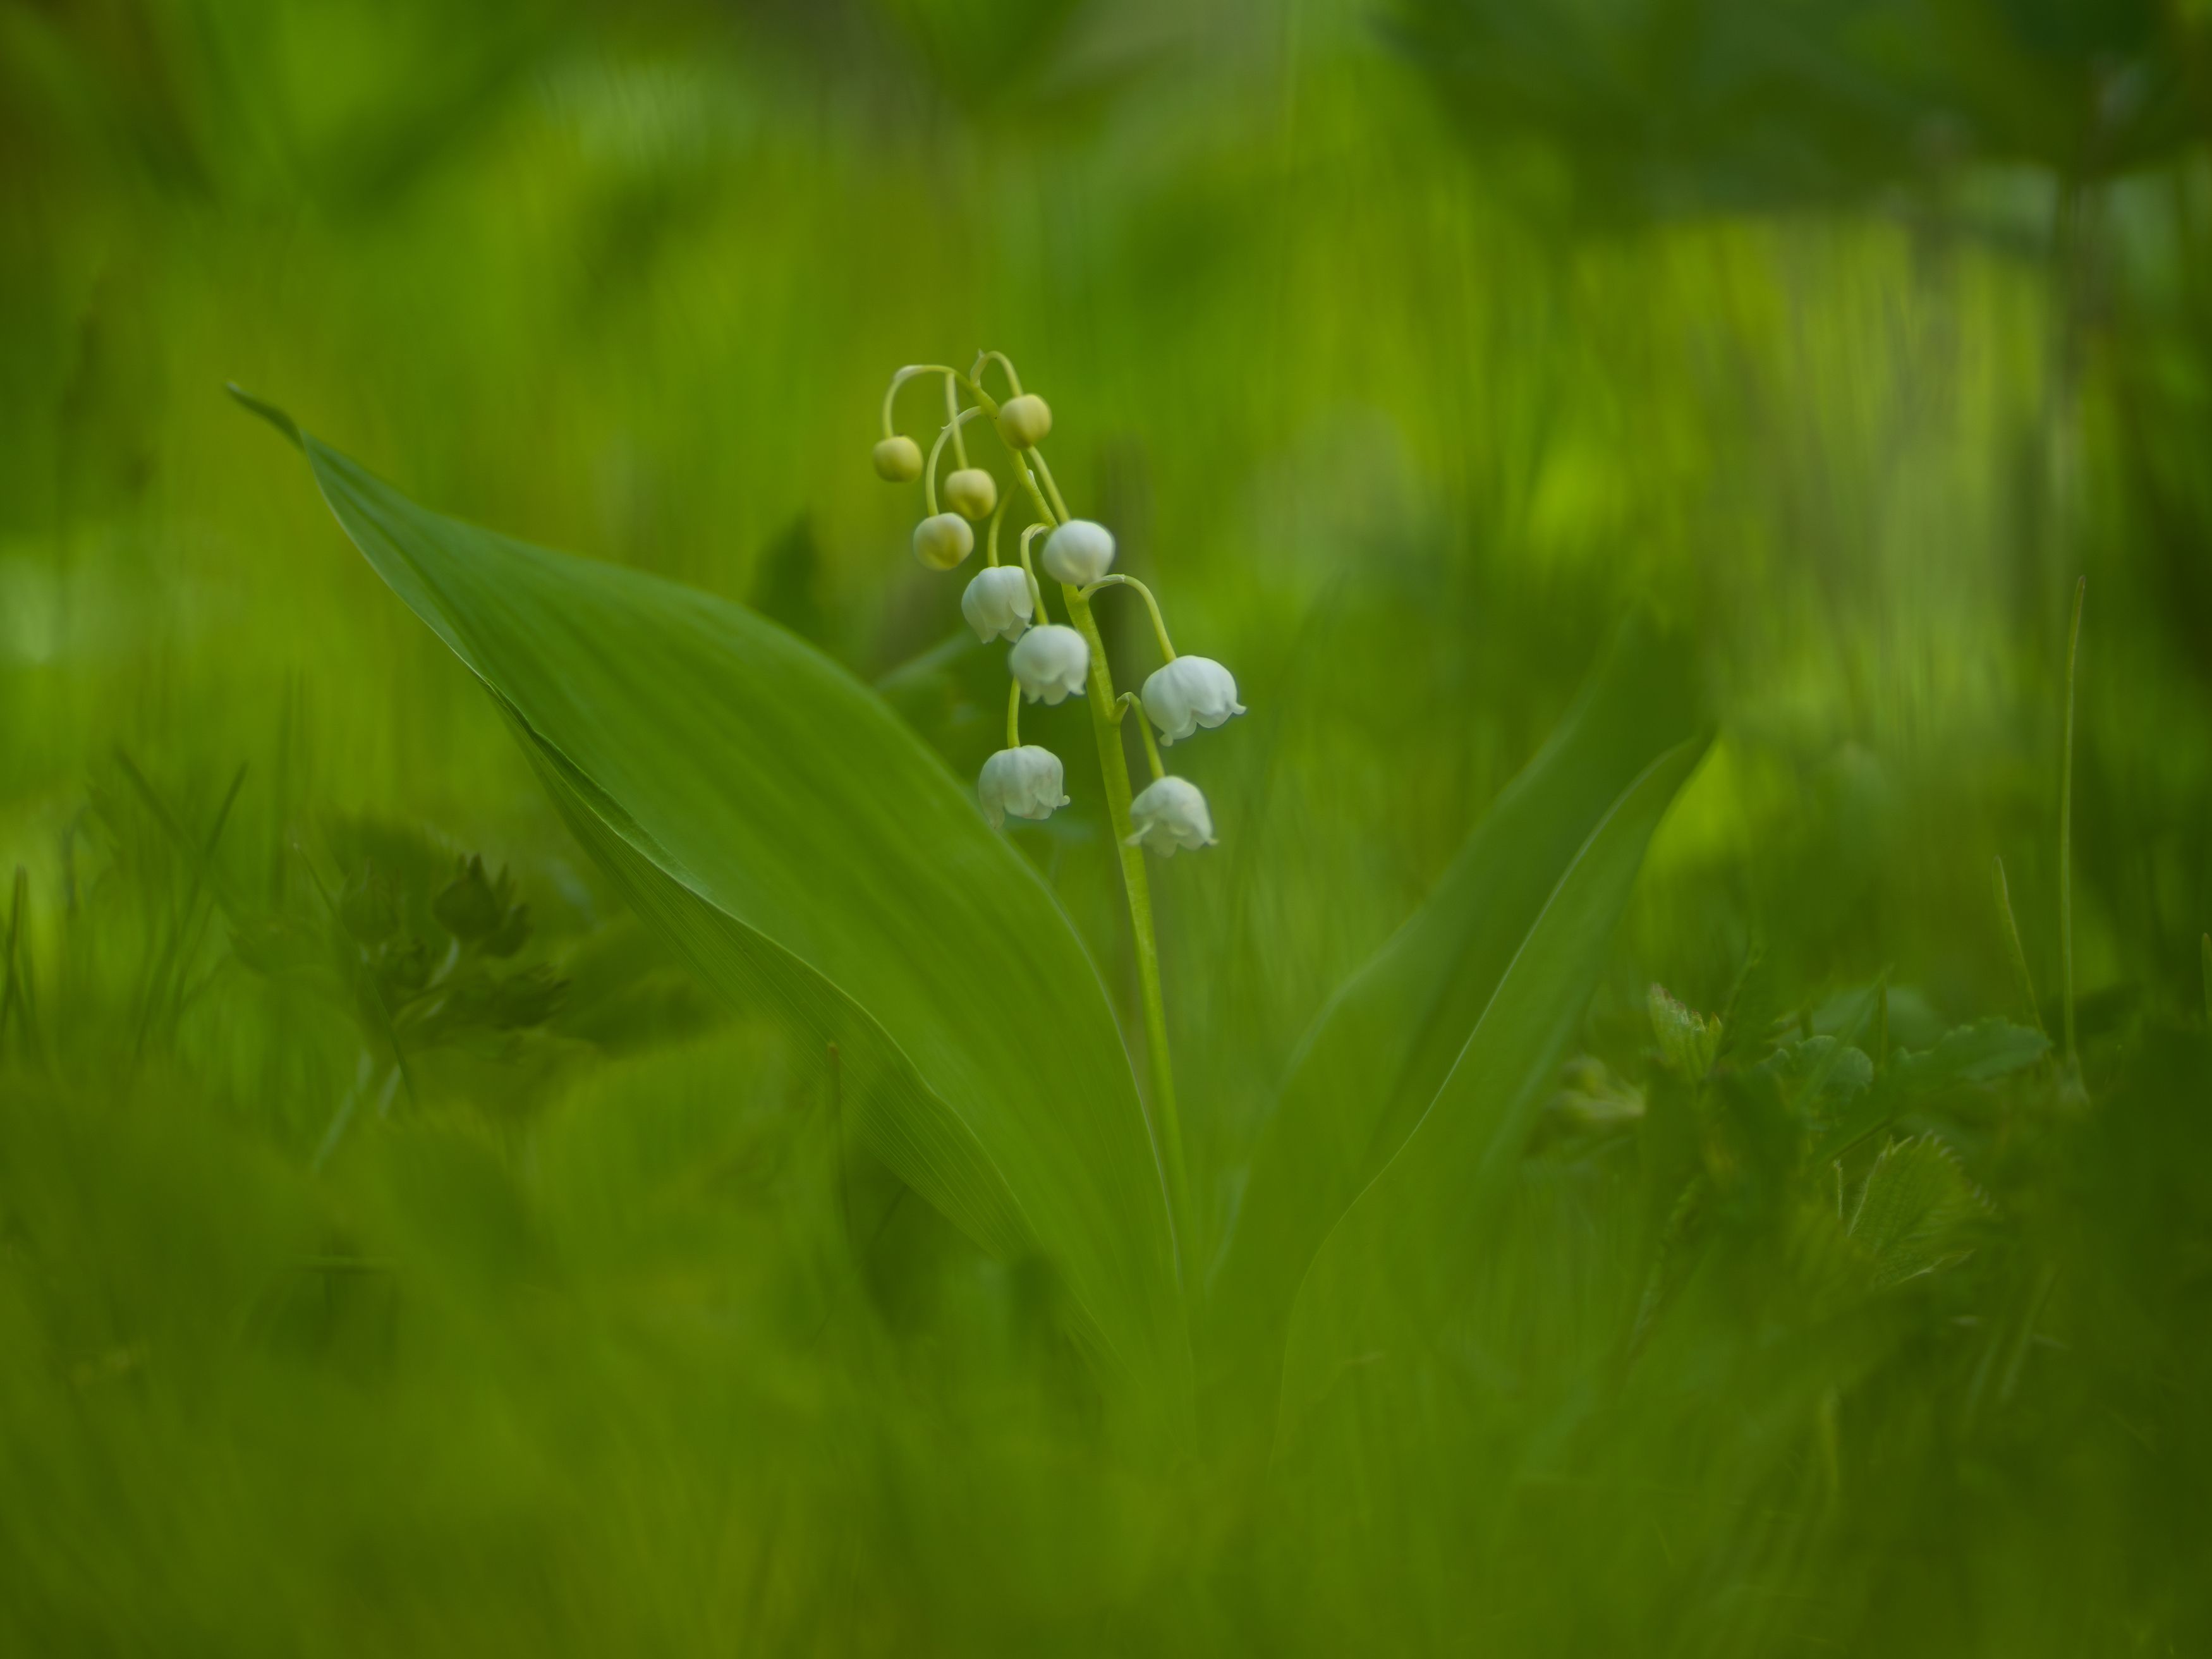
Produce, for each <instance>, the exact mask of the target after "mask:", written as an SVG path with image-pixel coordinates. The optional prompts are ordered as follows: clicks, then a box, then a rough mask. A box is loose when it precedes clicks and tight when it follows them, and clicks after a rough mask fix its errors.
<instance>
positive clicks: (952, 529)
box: [914, 513, 975, 570]
mask: <svg viewBox="0 0 2212 1659" xmlns="http://www.w3.org/2000/svg"><path fill="white" fill-rule="evenodd" d="M974 551H975V532H974V531H972V530H970V529H969V527H968V520H965V519H963V518H962V517H961V516H960V515H959V514H958V513H932V514H931V515H930V516H929V517H928V518H927V519H924V520H922V521H921V523H920V524H918V525H916V526H915V527H914V556H915V558H917V559H919V560H921V562H922V563H924V564H926V565H927V566H928V567H929V568H931V569H932V570H950V569H951V568H952V567H953V566H954V565H956V564H958V563H959V562H960V561H961V560H963V559H964V558H966V557H967V556H969V554H970V553H973V552H974Z"/></svg>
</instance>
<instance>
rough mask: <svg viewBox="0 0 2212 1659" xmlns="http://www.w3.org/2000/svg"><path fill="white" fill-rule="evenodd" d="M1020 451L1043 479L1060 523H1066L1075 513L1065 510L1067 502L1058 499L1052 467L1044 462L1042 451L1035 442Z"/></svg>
mask: <svg viewBox="0 0 2212 1659" xmlns="http://www.w3.org/2000/svg"><path fill="white" fill-rule="evenodd" d="M1022 453H1023V454H1024V455H1026V456H1028V457H1029V458H1030V461H1031V462H1032V463H1034V464H1035V465H1036V470H1037V476H1038V477H1042V479H1043V480H1044V487H1045V489H1047V490H1048V491H1049V492H1050V493H1051V495H1052V507H1053V511H1054V512H1055V513H1059V514H1060V523H1062V524H1066V522H1067V521H1068V520H1070V519H1071V518H1073V517H1074V516H1075V515H1074V514H1073V513H1070V512H1069V511H1068V510H1067V503H1066V501H1063V500H1061V499H1060V486H1059V485H1058V484H1056V483H1054V482H1053V481H1052V469H1051V468H1050V467H1048V466H1047V465H1045V463H1044V452H1043V451H1042V450H1041V449H1039V448H1038V447H1036V445H1035V444H1031V445H1030V447H1028V448H1027V449H1025V450H1024V451H1023V452H1022Z"/></svg>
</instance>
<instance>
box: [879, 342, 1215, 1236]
mask: <svg viewBox="0 0 2212 1659" xmlns="http://www.w3.org/2000/svg"><path fill="white" fill-rule="evenodd" d="M993 364H996V365H997V366H998V367H999V368H1000V370H1001V371H1002V372H1003V374H1005V377H1006V386H1007V388H1008V392H1007V397H1006V401H1005V402H1003V403H1000V402H999V401H997V400H996V399H994V398H993V397H992V396H991V394H990V393H989V392H987V391H986V390H984V387H983V380H984V377H985V375H986V374H987V371H988V370H989V368H990V367H991V366H992V365H993ZM929 378H936V379H938V380H941V381H942V382H943V385H944V390H945V422H944V424H943V425H942V426H941V427H939V429H938V434H937V439H936V441H935V442H934V443H933V444H932V445H931V446H930V448H929V454H928V457H927V459H922V455H921V446H920V445H919V444H917V443H916V442H915V441H914V440H913V439H912V438H909V437H908V436H906V435H904V434H902V433H900V432H898V431H897V430H896V429H895V420H894V416H895V410H896V403H897V398H898V394H899V390H900V388H901V387H902V386H906V385H907V384H908V382H909V381H913V380H925V379H929ZM963 393H964V394H965V395H966V396H967V397H968V398H970V399H972V400H973V401H971V402H969V403H967V404H963V402H962V401H961V399H962V396H963ZM976 416H987V417H988V418H989V420H990V422H991V423H992V426H993V427H994V429H995V430H996V431H997V432H998V434H999V436H1000V439H1001V440H1002V441H1004V443H1005V445H1006V453H1007V454H1008V456H1009V457H1010V458H1011V459H1012V465H1013V468H1014V472H1015V475H1016V477H1018V479H1019V481H1020V484H1021V489H1022V493H1023V495H1024V497H1025V498H1026V499H1027V501H1028V502H1029V504H1030V507H1032V508H1034V509H1035V511H1036V514H1037V520H1036V522H1033V523H1031V524H1030V525H1028V526H1025V527H1024V529H1023V531H1022V532H1021V535H1020V538H1019V539H1018V543H1017V544H1016V545H1017V548H1018V556H1019V559H1020V564H1019V565H1018V567H1017V566H1012V565H1006V564H1003V563H1001V562H1000V557H999V532H1000V525H1001V524H1002V523H1003V521H1004V520H1005V519H1006V508H1007V507H1008V505H1009V504H1010V503H1011V502H1012V501H1013V499H1014V497H1013V495H1012V494H1011V493H1008V494H1005V495H1001V494H1000V490H999V488H998V483H997V481H996V480H995V479H994V477H992V476H991V474H990V473H989V472H987V471H984V470H983V469H982V468H981V467H979V466H976V465H973V464H972V463H971V461H970V459H969V454H968V445H967V440H966V438H965V437H964V436H963V435H962V432H961V428H963V427H964V426H965V425H966V424H967V423H968V422H969V421H971V420H973V419H975V417H976ZM883 424H884V435H883V438H882V440H881V441H878V444H877V445H876V448H875V465H876V471H877V473H878V475H879V476H880V477H883V478H884V480H885V481H886V482H889V483H912V482H913V481H914V479H915V478H916V477H919V478H920V479H921V488H922V498H923V501H924V504H925V506H926V507H927V513H926V516H924V518H923V519H922V520H921V523H920V524H918V525H916V526H915V531H914V556H915V560H916V561H917V562H920V563H921V564H922V565H923V566H925V567H926V568H929V569H932V570H952V569H956V568H958V567H959V566H960V565H961V564H963V563H964V562H966V561H967V558H968V556H969V554H970V553H972V552H973V551H974V550H975V532H974V531H973V530H972V529H970V528H969V524H970V521H971V520H986V519H987V520H988V528H987V531H986V532H985V536H984V542H983V556H984V561H985V562H984V568H982V569H981V571H979V572H978V573H977V574H975V576H974V577H973V578H972V579H971V580H969V584H968V586H967V590H966V592H963V594H962V595H961V599H960V611H961V614H962V615H963V617H966V618H967V620H968V624H969V627H971V628H973V629H975V637H976V638H977V639H978V640H980V641H984V642H986V643H988V642H989V641H992V640H994V639H1003V640H1006V641H1010V642H1011V646H1012V648H1011V649H1010V650H1009V651H1008V652H1007V653H1006V665H1007V668H1008V669H1009V671H1011V675H1012V684H1010V685H1009V686H1008V687H1007V688H1006V747H1005V748H1004V749H1001V750H999V751H998V752H997V753H996V754H994V755H993V756H992V757H990V758H989V759H988V760H987V761H986V762H984V763H983V770H982V775H981V776H980V777H979V778H978V779H977V780H976V784H975V793H976V798H977V799H978V800H979V801H980V802H981V805H982V808H983V811H984V814H985V816H987V817H988V818H989V819H990V821H991V825H992V827H993V828H994V829H997V828H1000V827H1001V826H1003V825H1004V823H1006V818H1007V817H1008V816H1009V815H1012V817H1022V818H1045V817H1050V816H1051V815H1052V813H1053V812H1054V811H1055V810H1057V809H1058V808H1060V807H1062V806H1065V805H1067V802H1068V796H1067V795H1066V793H1064V782H1065V777H1066V770H1065V768H1064V767H1063V765H1062V763H1061V762H1060V757H1059V756H1057V755H1055V754H1054V753H1053V752H1052V751H1051V750H1048V749H1044V748H1042V747H1039V746H1038V745H1036V744H1024V743H1023V741H1022V731H1021V712H1022V702H1023V699H1024V698H1026V699H1028V701H1030V702H1044V703H1046V704H1048V705H1050V704H1054V703H1058V702H1063V701H1065V700H1066V698H1068V697H1070V696H1074V695H1075V694H1076V693H1078V692H1079V691H1085V690H1088V693H1089V696H1090V702H1091V732H1092V735H1093V737H1094V738H1096V740H1097V748H1098V765H1099V772H1100V776H1101V778H1102V779H1103V782H1104V786H1105V799H1106V810H1107V814H1108V817H1109V821H1110V822H1111V823H1112V825H1113V829H1114V838H1115V842H1117V843H1118V844H1119V846H1120V848H1121V887H1122V892H1123V895H1124V896H1125V897H1126V898H1127V902H1128V907H1129V926H1130V932H1131V935H1132V937H1133V939H1134V940H1135V942H1136V954H1137V982H1138V988H1139V994H1140V995H1141V996H1142V998H1143V1000H1144V1007H1145V1039H1146V1050H1147V1053H1148V1054H1149V1055H1150V1056H1151V1062H1152V1109H1153V1111H1154V1113H1155V1114H1156V1115H1157V1117H1158V1128H1159V1134H1160V1139H1161V1141H1162V1151H1163V1152H1164V1156H1165V1158H1166V1161H1167V1167H1168V1179H1169V1182H1170V1187H1171V1189H1172V1192H1173V1194H1174V1201H1175V1211H1176V1218H1177V1225H1178V1226H1179V1227H1180V1228H1182V1229H1183V1230H1185V1231H1187V1230H1188V1226H1189V1215H1190V1198H1189V1177H1188V1173H1187V1170H1186V1167H1185V1162H1184V1152H1183V1136H1182V1120H1181V1115H1180V1114H1179V1112H1178V1110H1177V1109H1176V1090H1175V1066H1174V1061H1173V1060H1172V1059H1171V1057H1170V1053H1169V1049H1168V1032H1167V1012H1166V1007H1165V1005H1164V999H1163V994H1162V992H1161V988H1160V964H1159V948H1158V943H1157V933H1156V930H1155V928H1154V927H1153V922H1152V889H1151V884H1150V883H1149V882H1148V881H1147V880H1146V876H1145V864H1144V858H1143V854H1142V852H1141V851H1140V849H1141V848H1146V847H1150V848H1152V849H1153V850H1154V851H1156V852H1158V854H1160V855H1161V856H1162V857H1163V858H1172V857H1173V856H1174V855H1175V852H1176V848H1186V849H1194V848H1202V847H1212V846H1213V845H1214V844H1215V837H1214V834H1213V816H1212V811H1211V810H1210V809H1209V808H1208V807H1207V805H1206V796H1205V795H1204V793H1202V792H1200V789H1199V787H1198V786H1197V785H1196V784H1194V783H1192V782H1191V781H1189V780H1188V779H1187V778H1180V777H1176V776H1173V775H1170V773H1169V772H1168V770H1167V769H1166V767H1165V766H1164V765H1163V764H1162V763H1161V760H1160V747H1161V745H1162V744H1172V743H1174V742H1176V740H1177V739H1178V738H1188V737H1189V736H1190V735H1191V734H1192V733H1193V732H1196V731H1197V730H1199V729H1200V727H1201V726H1203V727H1208V728H1210V727H1213V726H1221V725H1223V724H1225V722H1227V721H1228V720H1231V718H1233V717H1234V716H1236V715H1238V714H1243V712H1244V705H1243V703H1241V702H1238V701H1237V681H1236V678H1235V677H1234V676H1233V675H1231V673H1230V671H1228V670H1227V669H1226V668H1225V667H1223V666H1222V665H1220V664H1219V663H1218V662H1216V661H1214V660H1213V659H1212V658H1209V657H1193V656H1185V655H1182V654H1181V653H1178V652H1177V651H1176V648H1175V644H1174V641H1172V640H1170V638H1169V635H1168V627H1167V620H1166V618H1165V617H1164V616H1162V614H1161V612H1160V604H1159V600H1158V599H1157V598H1156V597H1155V596H1154V595H1153V593H1152V589H1151V588H1150V587H1148V586H1146V585H1145V584H1144V583H1143V582H1141V581H1139V580H1137V579H1136V578H1135V577H1134V576H1131V575H1127V574H1122V573H1118V572H1115V570H1114V568H1113V565H1114V556H1115V543H1114V533H1113V532H1112V531H1110V530H1109V529H1108V528H1107V527H1106V526H1103V525H1102V524H1098V523H1097V522H1095V521H1093V520H1089V519H1079V518H1076V517H1074V516H1073V515H1072V514H1071V513H1069V512H1068V508H1067V502H1066V498H1065V497H1064V496H1062V495H1061V494H1060V486H1059V484H1058V483H1055V482H1054V478H1053V476H1052V468H1051V467H1050V466H1049V465H1047V464H1046V461H1045V458H1044V452H1043V451H1042V449H1041V448H1040V447H1039V445H1040V444H1041V443H1042V441H1043V440H1044V438H1045V436H1046V435H1048V433H1049V432H1050V431H1051V430H1052V410H1051V408H1050V406H1049V405H1048V404H1046V402H1045V400H1044V399H1043V398H1040V397H1039V396H1037V395H1036V393H1035V392H1024V391H1023V390H1022V382H1021V376H1020V374H1018V372H1017V371H1016V369H1015V368H1014V364H1013V361H1012V358H1010V357H1008V356H1006V354H1005V353H1004V352H1000V351H985V352H982V353H981V354H979V355H978V356H977V357H976V359H975V363H974V365H973V366H972V367H971V368H969V371H968V372H967V373H966V374H962V373H961V372H960V371H959V370H958V369H956V368H948V367H946V366H945V365H944V364H940V363H914V364H909V365H908V366H907V367H906V368H902V369H900V370H899V371H898V372H897V373H896V374H893V375H892V376H891V381H890V386H889V387H888V388H887V389H886V390H885V392H884V410H883ZM948 442H949V443H950V444H951V449H952V459H953V465H954V470H953V471H952V472H951V474H950V475H949V476H948V477H946V478H945V492H944V495H945V502H946V504H947V505H948V506H949V507H950V509H951V510H950V511H939V504H938V487H937V474H938V468H939V464H940V462H941V460H942V459H943V457H944V454H945V447H946V445H947V443H948ZM1040 536H1042V537H1043V538H1044V546H1043V549H1042V554H1041V556H1040V557H1041V561H1042V563H1043V566H1044V569H1045V574H1047V575H1048V576H1050V577H1051V578H1052V579H1053V580H1054V582H1055V583H1056V584H1057V585H1058V586H1059V588H1060V603H1061V604H1062V605H1063V606H1065V608H1066V613H1067V617H1068V621H1067V623H1066V624H1065V625H1063V624H1061V623H1055V622H1054V621H1053V620H1052V614H1051V608H1050V606H1049V605H1048V604H1047V602H1046V599H1045V591H1044V586H1043V584H1042V582H1040V581H1039V580H1038V579H1037V574H1036V563H1035V562H1032V560H1031V558H1030V544H1031V543H1032V542H1034V541H1035V540H1036V538H1038V537H1040ZM1115 586H1121V587H1128V588H1132V589H1133V590H1134V591H1135V592H1137V593H1138V594H1139V596H1140V597H1141V598H1142V599H1144V602H1145V609H1146V612H1147V613H1148V614H1149V615H1150V617H1152V635H1153V637H1154V638H1155V639H1156V640H1158V642H1159V647H1160V656H1161V658H1162V659H1163V660H1162V662H1161V665H1160V666H1159V667H1158V669H1156V670H1154V671H1153V672H1152V675H1151V677H1150V678H1147V679H1146V681H1145V684H1144V690H1142V692H1141V693H1137V692H1125V691H1121V690H1117V689H1116V687H1115V684H1114V673H1113V669H1112V668H1111V666H1110V665H1109V664H1108V662H1107V659H1106V649H1105V646H1104V643H1103V641H1101V639H1100V638H1099V634H1098V623H1097V618H1096V617H1093V616H1092V614H1091V602H1092V601H1093V600H1094V599H1096V598H1097V596H1098V595H1099V594H1101V593H1103V592H1105V591H1106V590H1107V589H1108V588H1109V587H1115ZM1131 708H1139V709H1140V710H1141V711H1142V714H1141V716H1140V718H1139V720H1138V722H1137V730H1138V732H1139V734H1140V735H1141V736H1142V737H1143V738H1144V743H1145V757H1146V760H1147V761H1148V762H1149V763H1150V765H1151V771H1152V777H1151V780H1150V781H1149V782H1147V783H1146V785H1145V787H1143V788H1142V789H1141V790H1138V791H1137V792H1135V793H1134V794H1132V793H1131V790H1130V787H1129V774H1128V769H1127V761H1126V758H1125V756H1124V751H1123V750H1122V747H1121V722H1122V720H1123V719H1124V717H1125V716H1127V714H1128V712H1129V710H1130V709H1131ZM1148 720H1149V724H1148V723H1147V721H1148ZM1152 726H1158V727H1159V738H1158V742H1157V743H1156V742H1155V741H1154V740H1153V738H1152Z"/></svg>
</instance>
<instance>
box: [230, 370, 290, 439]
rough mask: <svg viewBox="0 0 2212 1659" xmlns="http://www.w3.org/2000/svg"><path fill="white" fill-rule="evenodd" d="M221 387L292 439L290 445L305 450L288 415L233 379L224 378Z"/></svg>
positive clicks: (246, 407) (247, 408)
mask: <svg viewBox="0 0 2212 1659" xmlns="http://www.w3.org/2000/svg"><path fill="white" fill-rule="evenodd" d="M222 389H223V390H224V391H225V392H228V393H230V395H231V396H232V397H233V398H236V399H237V400H238V402H239V403H240V405H241V406H242V407H244V408H245V409H246V410H248V411H249V412H251V413H252V414H255V415H258V416H260V417H261V418H262V419H263V420H264V421H266V422H269V424H270V425H271V426H273V427H275V428H276V429H277V430H278V431H279V432H281V433H283V435H285V436H286V437H287V438H289V439H290V440H291V441H292V447H293V448H295V449H297V450H300V451H301V452H303V453H304V452H305V450H306V449H307V445H306V443H305V442H303V441H301V437H300V428H299V427H298V425H297V424H296V423H295V422H294V421H293V419H292V417H291V416H289V415H287V414H286V413H285V412H284V411H283V410H281V409H279V408H277V407H276V404H268V403H264V402H262V401H261V399H260V398H257V397H255V396H254V395H253V394H252V392H248V391H247V390H246V388H245V387H244V386H240V385H239V383H238V382H237V381H235V380H225V381H224V382H223V383H222Z"/></svg>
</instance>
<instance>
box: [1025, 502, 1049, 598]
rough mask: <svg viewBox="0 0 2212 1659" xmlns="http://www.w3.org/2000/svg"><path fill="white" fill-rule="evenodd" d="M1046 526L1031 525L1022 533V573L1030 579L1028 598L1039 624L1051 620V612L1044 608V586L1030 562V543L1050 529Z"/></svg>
mask: <svg viewBox="0 0 2212 1659" xmlns="http://www.w3.org/2000/svg"><path fill="white" fill-rule="evenodd" d="M1051 528H1052V526H1050V525H1048V524H1033V525H1031V526H1030V527H1029V528H1028V529H1027V530H1024V532H1022V573H1023V574H1024V575H1026V576H1027V577H1028V578H1029V579H1030V599H1031V601H1033V602H1034V604H1035V605H1036V619H1037V620H1038V621H1039V622H1041V623H1048V622H1050V621H1051V620H1052V612H1051V611H1048V610H1046V609H1045V608H1044V586H1043V584H1042V583H1041V582H1039V581H1038V580H1037V574H1036V566H1035V565H1033V564H1031V563H1030V541H1031V539H1032V538H1035V537H1036V536H1038V535H1040V534H1041V533H1042V532H1045V531H1048V530H1049V529H1051Z"/></svg>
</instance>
